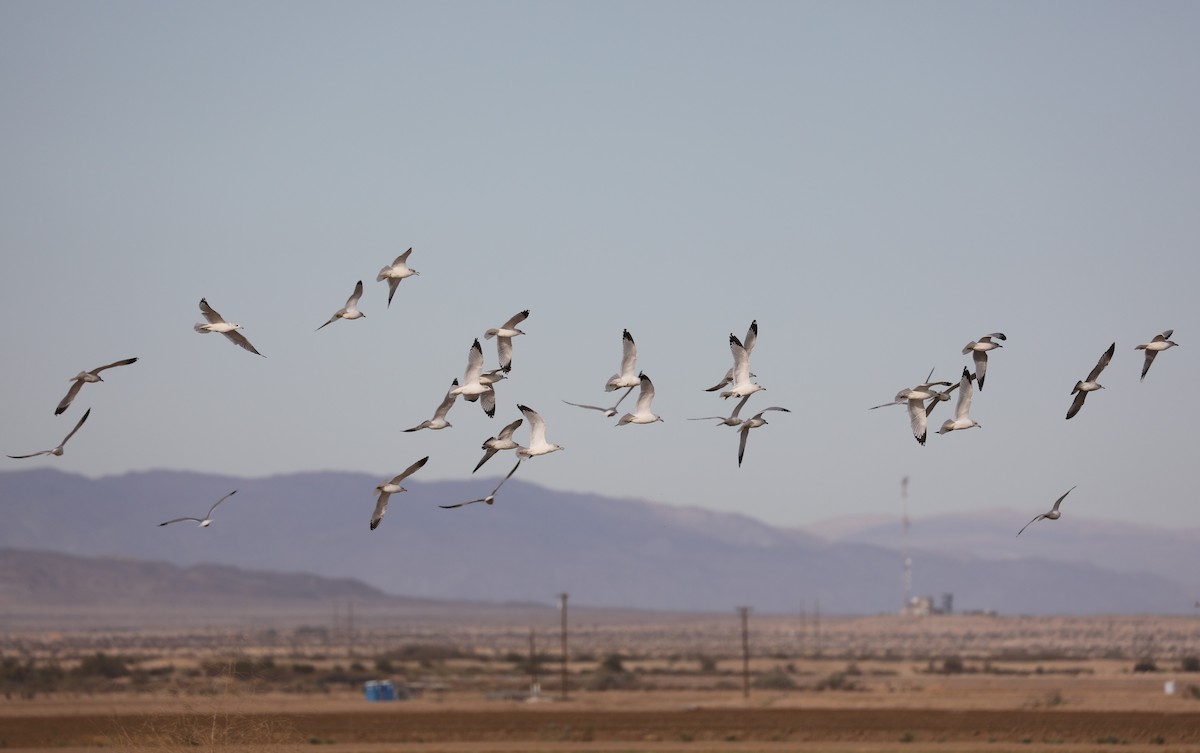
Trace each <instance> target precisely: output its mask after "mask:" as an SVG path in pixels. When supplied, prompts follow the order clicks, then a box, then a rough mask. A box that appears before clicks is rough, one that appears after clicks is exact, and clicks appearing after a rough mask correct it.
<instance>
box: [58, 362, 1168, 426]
mask: <svg viewBox="0 0 1200 753" xmlns="http://www.w3.org/2000/svg"><path fill="white" fill-rule="evenodd" d="M1147 352H1149V351H1147ZM1147 368H1149V364H1147ZM1144 373H1145V372H1143V374H1144ZM81 389H83V380H82V379H75V380H73V381H72V383H71V389H69V390H67V394H66V397H64V398H63V399H62V400H60V401H59V403H58V407H57V408H55V409H54V415H56V416H57V415H59V414H60V413H62V412H63V411H65V410H66V409H67V408H68V407H69V406H70V405H71V401H72V400H74V399H75V396H76V395H78V394H79V391H80V390H81Z"/></svg>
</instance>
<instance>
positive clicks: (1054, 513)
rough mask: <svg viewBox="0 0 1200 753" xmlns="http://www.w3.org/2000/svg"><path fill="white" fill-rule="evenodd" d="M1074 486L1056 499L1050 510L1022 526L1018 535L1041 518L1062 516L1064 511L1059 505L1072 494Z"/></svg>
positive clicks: (1050, 518)
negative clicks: (1060, 509) (1059, 509)
mask: <svg viewBox="0 0 1200 753" xmlns="http://www.w3.org/2000/svg"><path fill="white" fill-rule="evenodd" d="M1074 488H1075V487H1073V486H1072V487H1071V488H1070V489H1067V491H1066V492H1065V493H1064V494H1063V495H1062V496H1061V497H1059V498H1058V499H1056V500H1054V507H1051V508H1050V512H1044V513H1042V514H1041V515H1039V516H1037V517H1036V518H1034V519H1033V520H1031V521H1029V522H1028V523H1026V524H1025V525H1023V526H1021V530H1020V531H1017V535H1018V536H1020V535H1021V534H1022V533H1024V532H1025V529H1026V528H1028V527H1029V526H1031V525H1033V524H1034V523H1036V522H1038V521H1039V520H1058V519H1059V518H1061V517H1062V513H1061V512H1059V511H1058V506H1059V505H1061V504H1062V501H1063V500H1064V499H1066V498H1067V494H1070V493H1071V491H1072V490H1073V489H1074Z"/></svg>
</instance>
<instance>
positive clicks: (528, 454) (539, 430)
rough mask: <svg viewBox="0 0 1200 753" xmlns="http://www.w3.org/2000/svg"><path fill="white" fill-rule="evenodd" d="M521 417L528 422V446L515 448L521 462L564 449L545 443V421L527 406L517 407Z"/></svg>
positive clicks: (560, 446)
mask: <svg viewBox="0 0 1200 753" xmlns="http://www.w3.org/2000/svg"><path fill="white" fill-rule="evenodd" d="M517 408H518V409H520V411H521V415H523V416H525V418H526V419H527V420H528V421H529V446H528V447H521V446H520V445H518V446H517V457H519V458H520V459H522V460H525V459H527V458H535V457H537V456H538V455H549V454H550V453H552V452H556V451H558V450H562V449H565V448H564V447H563V446H562V445H557V444H551V443H549V442H547V441H546V421H545V419H543V418H542V417H541V415H540V414H539V413H538V412H537V411H535V410H534V409H533V408H530V407H529V406H527V405H518V406H517Z"/></svg>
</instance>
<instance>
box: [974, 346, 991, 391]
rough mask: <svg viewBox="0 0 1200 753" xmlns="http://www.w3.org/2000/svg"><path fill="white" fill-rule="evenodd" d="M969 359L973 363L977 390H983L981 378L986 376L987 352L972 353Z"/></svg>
mask: <svg viewBox="0 0 1200 753" xmlns="http://www.w3.org/2000/svg"><path fill="white" fill-rule="evenodd" d="M971 358H972V359H973V360H974V361H975V377H976V378H977V379H978V380H979V389H981V390H982V389H983V378H984V376H986V375H987V362H988V357H987V351H986V350H976V351H972V353H971Z"/></svg>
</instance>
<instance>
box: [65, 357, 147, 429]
mask: <svg viewBox="0 0 1200 753" xmlns="http://www.w3.org/2000/svg"><path fill="white" fill-rule="evenodd" d="M131 363H137V359H136V358H126V359H125V360H124V361H114V362H113V363H110V364H108V365H107V366H97V367H96V368H94V369H92V370H91V371H81V372H79V373H78V374H76V375H75V376H73V377H71V389H69V390H67V396H66V397H64V398H63V399H62V401H61V402H60V403H59V404H58V407H57V408H55V409H54V415H56V416H57V415H59V414H61V413H62V412H63V411H65V410H66V409H67V408H68V407H69V406H70V405H71V401H72V400H74V399H75V396H76V395H78V394H79V390H81V389H83V385H84V383H86V382H103V381H104V380H103V379H102V378H101V377H100V372H101V371H104V370H105V369H111V368H113V367H114V366H128V365H129V364H131Z"/></svg>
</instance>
